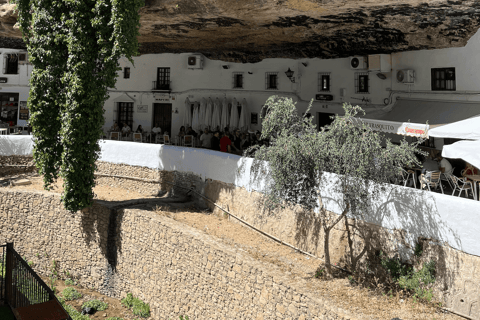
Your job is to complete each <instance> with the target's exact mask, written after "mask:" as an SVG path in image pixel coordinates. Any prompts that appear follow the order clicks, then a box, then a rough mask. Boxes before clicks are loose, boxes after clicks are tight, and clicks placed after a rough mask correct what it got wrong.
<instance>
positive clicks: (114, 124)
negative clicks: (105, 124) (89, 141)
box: [110, 122, 120, 132]
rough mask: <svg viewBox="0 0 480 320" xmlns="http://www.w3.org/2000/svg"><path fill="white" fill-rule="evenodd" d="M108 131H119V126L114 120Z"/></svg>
mask: <svg viewBox="0 0 480 320" xmlns="http://www.w3.org/2000/svg"><path fill="white" fill-rule="evenodd" d="M110 131H112V132H120V127H119V126H118V124H117V123H116V122H114V123H113V126H112V127H111V128H110Z"/></svg>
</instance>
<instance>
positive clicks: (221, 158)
mask: <svg viewBox="0 0 480 320" xmlns="http://www.w3.org/2000/svg"><path fill="white" fill-rule="evenodd" d="M100 146H101V155H100V160H101V161H107V162H111V163H124V164H128V165H134V166H145V167H149V168H154V169H160V170H168V171H170V170H177V171H180V172H189V173H194V174H197V175H199V176H201V177H202V178H204V179H207V178H209V179H213V180H218V181H222V182H225V183H231V184H234V185H236V186H238V187H244V188H246V189H247V190H249V191H251V190H256V191H262V190H264V185H265V184H264V181H256V182H255V183H253V182H252V177H251V176H250V167H251V164H252V161H253V159H251V158H242V157H240V156H236V155H232V154H227V153H222V152H217V151H211V150H205V149H193V148H182V147H175V146H165V145H155V144H145V143H135V142H124V141H110V140H106V141H102V142H101V143H100ZM32 148H33V142H32V138H31V136H0V155H14V154H17V155H28V154H31V152H32ZM242 167H243V168H244V169H245V170H244V171H239V170H238V169H239V168H242ZM264 176H265V175H264ZM335 177H336V176H335V175H334V174H330V173H326V174H325V175H324V177H323V178H324V179H325V180H324V181H329V180H330V179H331V180H332V182H326V187H325V188H323V191H322V192H321V194H322V199H323V202H324V204H325V205H326V208H327V209H328V210H330V211H332V212H335V213H337V214H339V213H341V211H342V206H341V205H339V199H341V197H340V195H338V194H334V193H332V192H331V190H332V189H333V188H331V187H328V185H329V183H333V182H334V181H335ZM478 212H480V202H479V201H475V200H471V199H464V198H459V197H452V196H450V195H444V194H441V193H435V192H429V191H422V190H419V189H413V188H406V187H402V186H397V185H386V190H385V192H384V194H383V197H381V198H380V199H379V200H378V201H375V202H374V203H373V205H372V211H371V212H370V213H369V214H368V215H367V216H366V217H365V220H366V221H368V222H370V223H374V224H376V225H380V226H382V227H385V228H388V229H390V230H393V229H395V228H399V229H403V230H405V231H407V240H409V241H410V243H411V244H413V243H414V240H416V239H417V238H418V237H419V236H423V237H427V238H432V239H437V240H440V241H442V242H446V243H448V244H449V245H450V246H451V247H453V248H455V249H458V250H462V251H464V252H467V253H469V254H475V255H478V256H480V242H479V241H478V235H479V234H480V222H479V221H478V219H475V218H474V216H475V215H476V214H477V213H478ZM400 249H401V248H400Z"/></svg>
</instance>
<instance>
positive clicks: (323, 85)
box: [318, 72, 330, 92]
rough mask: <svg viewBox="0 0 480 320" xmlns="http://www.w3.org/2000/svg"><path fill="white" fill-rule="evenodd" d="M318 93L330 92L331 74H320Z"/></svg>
mask: <svg viewBox="0 0 480 320" xmlns="http://www.w3.org/2000/svg"><path fill="white" fill-rule="evenodd" d="M318 92H330V72H319V73H318Z"/></svg>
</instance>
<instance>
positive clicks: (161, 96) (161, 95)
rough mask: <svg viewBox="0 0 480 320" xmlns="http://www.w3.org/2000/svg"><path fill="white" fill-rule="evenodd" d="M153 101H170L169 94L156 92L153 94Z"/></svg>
mask: <svg viewBox="0 0 480 320" xmlns="http://www.w3.org/2000/svg"><path fill="white" fill-rule="evenodd" d="M154 98H155V101H160V102H170V94H168V93H156V94H155V95H154Z"/></svg>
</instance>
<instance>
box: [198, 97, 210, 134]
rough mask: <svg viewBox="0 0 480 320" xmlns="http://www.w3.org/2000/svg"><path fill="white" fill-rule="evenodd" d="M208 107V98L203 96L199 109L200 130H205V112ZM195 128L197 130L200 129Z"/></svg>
mask: <svg viewBox="0 0 480 320" xmlns="http://www.w3.org/2000/svg"><path fill="white" fill-rule="evenodd" d="M206 109H207V100H206V99H205V98H202V99H201V100H200V109H198V127H199V129H198V130H201V131H203V129H204V128H205V113H206ZM198 130H195V131H198Z"/></svg>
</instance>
